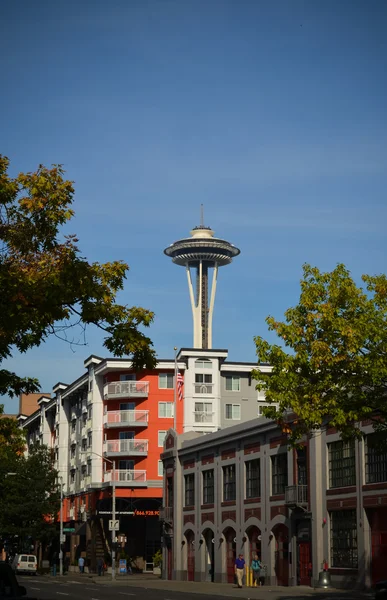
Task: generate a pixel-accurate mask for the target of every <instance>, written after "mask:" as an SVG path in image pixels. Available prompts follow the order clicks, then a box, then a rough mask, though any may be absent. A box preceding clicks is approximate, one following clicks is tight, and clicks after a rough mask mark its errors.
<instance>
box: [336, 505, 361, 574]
mask: <svg viewBox="0 0 387 600" xmlns="http://www.w3.org/2000/svg"><path fill="white" fill-rule="evenodd" d="M330 522H331V566H332V567H340V568H346V569H356V568H357V522H356V510H335V511H332V512H331V513H330Z"/></svg>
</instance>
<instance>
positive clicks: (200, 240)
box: [164, 205, 240, 349]
mask: <svg viewBox="0 0 387 600" xmlns="http://www.w3.org/2000/svg"><path fill="white" fill-rule="evenodd" d="M200 221H201V222H200V225H199V226H198V227H195V228H194V229H193V230H192V231H191V237H190V238H185V239H182V240H179V241H177V242H175V243H174V244H171V245H170V246H169V247H168V248H166V249H165V250H164V253H165V254H166V255H167V256H169V257H170V258H172V261H173V262H174V263H176V264H177V265H180V266H183V267H185V269H186V272H187V280H188V290H189V295H190V300H191V308H192V317H193V344H194V348H204V349H210V348H212V317H213V314H214V304H215V293H216V284H217V279H218V270H219V267H223V266H225V265H228V264H229V263H230V262H231V261H232V259H233V258H234V257H235V256H238V254H240V250H239V249H238V248H236V247H235V246H233V244H230V243H229V242H226V241H225V240H221V239H218V238H215V237H214V231H213V230H212V229H211V228H210V227H206V226H205V225H204V220H203V205H202V208H201V220H200ZM211 269H213V274H212V282H211V287H209V278H210V270H211ZM194 279H195V280H194Z"/></svg>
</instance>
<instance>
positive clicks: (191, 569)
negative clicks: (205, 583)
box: [187, 536, 195, 581]
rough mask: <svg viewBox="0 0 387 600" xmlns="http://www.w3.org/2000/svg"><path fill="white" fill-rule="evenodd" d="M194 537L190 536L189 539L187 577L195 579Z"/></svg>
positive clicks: (190, 579) (189, 579)
mask: <svg viewBox="0 0 387 600" xmlns="http://www.w3.org/2000/svg"><path fill="white" fill-rule="evenodd" d="M193 540H194V537H193V536H192V537H191V536H190V537H189V539H188V540H187V544H188V547H187V579H188V581H195V546H194V543H193Z"/></svg>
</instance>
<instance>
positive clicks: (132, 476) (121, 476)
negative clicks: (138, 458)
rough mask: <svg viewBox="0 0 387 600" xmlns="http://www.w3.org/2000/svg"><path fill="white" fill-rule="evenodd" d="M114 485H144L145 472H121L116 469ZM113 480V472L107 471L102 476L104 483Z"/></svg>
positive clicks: (133, 470) (132, 470) (121, 470)
mask: <svg viewBox="0 0 387 600" xmlns="http://www.w3.org/2000/svg"><path fill="white" fill-rule="evenodd" d="M115 476H116V483H131V484H144V483H146V471H139V470H135V469H131V470H129V469H128V470H123V469H117V470H116V472H115ZM112 479H113V471H107V472H106V473H105V476H104V480H105V482H111V481H112Z"/></svg>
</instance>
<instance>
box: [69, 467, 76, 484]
mask: <svg viewBox="0 0 387 600" xmlns="http://www.w3.org/2000/svg"><path fill="white" fill-rule="evenodd" d="M74 482H75V471H74V469H73V470H72V471H70V483H74Z"/></svg>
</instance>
